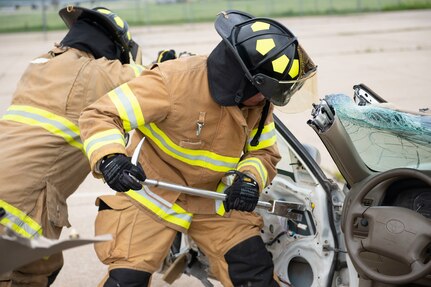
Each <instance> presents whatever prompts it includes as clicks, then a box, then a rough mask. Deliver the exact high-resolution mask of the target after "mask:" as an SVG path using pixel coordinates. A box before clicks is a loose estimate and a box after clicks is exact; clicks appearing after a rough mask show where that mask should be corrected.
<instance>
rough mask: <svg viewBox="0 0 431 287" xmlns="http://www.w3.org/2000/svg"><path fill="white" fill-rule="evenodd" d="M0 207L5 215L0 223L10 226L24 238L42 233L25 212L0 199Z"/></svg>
mask: <svg viewBox="0 0 431 287" xmlns="http://www.w3.org/2000/svg"><path fill="white" fill-rule="evenodd" d="M0 207H2V208H3V209H4V210H5V211H6V215H5V216H4V217H3V218H2V219H1V220H0V224H2V225H4V226H6V227H9V228H11V229H12V230H14V231H15V232H17V233H18V234H20V235H22V236H23V237H26V238H34V237H39V236H40V235H42V227H41V226H40V225H39V223H37V222H36V221H35V220H34V219H33V218H31V217H30V216H28V215H27V214H26V213H24V212H22V211H21V210H19V209H18V208H16V207H15V206H13V205H11V204H9V203H7V202H6V201H4V200H1V199H0Z"/></svg>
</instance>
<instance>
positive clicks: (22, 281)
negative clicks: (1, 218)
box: [0, 189, 63, 287]
mask: <svg viewBox="0 0 431 287" xmlns="http://www.w3.org/2000/svg"><path fill="white" fill-rule="evenodd" d="M39 194H40V195H39V196H38V197H37V200H36V201H35V202H26V203H25V205H26V208H25V210H30V211H29V212H25V211H24V209H23V208H21V210H22V211H23V212H25V213H26V214H27V216H29V217H31V218H32V219H33V220H35V221H36V222H37V223H38V224H39V225H40V226H41V227H42V230H43V233H42V235H43V236H44V237H46V238H49V239H58V238H59V237H60V233H61V230H62V228H61V227H58V226H55V225H54V224H53V223H52V222H51V221H50V220H48V214H47V206H46V190H45V189H44V190H42V191H40V193H39ZM3 198H5V197H3ZM5 199H6V198H5ZM6 200H7V203H8V204H9V205H11V206H19V205H22V201H25V200H26V199H25V198H20V197H17V198H16V200H14V199H13V198H7V199H6ZM3 230H4V226H3V225H0V233H3ZM1 260H7V259H1ZM62 266H63V255H62V254H61V253H58V254H54V255H51V256H49V257H47V258H43V259H40V260H37V261H35V262H32V263H30V264H27V265H26V266H23V267H20V268H18V269H17V270H14V271H12V272H9V273H7V274H2V275H0V287H46V286H49V285H50V284H51V283H52V282H53V281H54V280H55V277H56V276H57V274H58V272H59V271H60V269H61V267H62Z"/></svg>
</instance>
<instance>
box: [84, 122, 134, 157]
mask: <svg viewBox="0 0 431 287" xmlns="http://www.w3.org/2000/svg"><path fill="white" fill-rule="evenodd" d="M113 143H117V144H120V145H123V146H125V145H126V140H125V139H124V135H123V134H122V133H121V132H120V131H119V130H118V129H110V130H106V131H103V132H100V133H96V134H94V135H92V136H91V137H89V138H88V139H86V140H85V141H84V149H85V153H86V154H87V157H88V158H89V159H90V158H91V155H92V153H93V152H94V151H95V150H97V149H98V148H100V147H102V146H105V145H108V144H113Z"/></svg>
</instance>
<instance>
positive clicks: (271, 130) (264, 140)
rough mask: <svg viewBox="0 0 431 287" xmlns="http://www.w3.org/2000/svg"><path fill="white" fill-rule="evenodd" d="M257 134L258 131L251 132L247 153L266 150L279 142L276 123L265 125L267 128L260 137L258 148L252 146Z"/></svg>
mask: <svg viewBox="0 0 431 287" xmlns="http://www.w3.org/2000/svg"><path fill="white" fill-rule="evenodd" d="M256 133H257V129H253V130H252V131H251V133H250V137H249V138H250V140H249V141H248V143H247V151H255V150H259V149H264V148H267V147H269V146H272V145H274V144H275V143H276V141H277V136H276V133H275V125H274V122H272V123H270V124H267V125H265V127H264V128H263V130H262V134H261V135H260V137H259V144H258V145H257V146H251V145H250V143H251V141H252V139H253V137H254V135H255V134H256Z"/></svg>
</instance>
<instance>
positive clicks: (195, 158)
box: [140, 125, 237, 169]
mask: <svg viewBox="0 0 431 287" xmlns="http://www.w3.org/2000/svg"><path fill="white" fill-rule="evenodd" d="M145 127H146V128H147V129H148V130H150V131H151V133H152V135H153V136H154V137H155V138H157V139H158V140H159V141H160V142H161V143H162V145H163V146H164V147H165V148H166V149H168V150H169V151H170V152H172V153H174V154H176V155H178V156H179V157H182V158H185V159H188V160H192V161H203V162H209V163H211V164H213V165H215V166H222V167H227V168H231V169H235V168H236V166H237V163H228V162H225V161H220V160H216V159H212V158H210V157H207V156H204V155H190V154H186V153H183V152H181V151H179V150H177V149H175V148H173V147H172V146H170V145H169V144H168V143H167V142H166V141H165V140H164V139H163V137H162V136H160V135H159V134H158V133H157V132H156V131H155V130H154V129H152V128H151V126H150V125H145ZM140 130H141V132H143V133H144V134H145V135H148V134H146V133H145V130H143V129H140Z"/></svg>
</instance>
